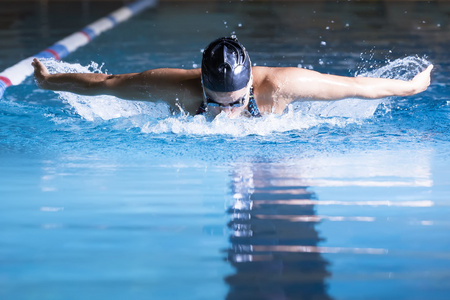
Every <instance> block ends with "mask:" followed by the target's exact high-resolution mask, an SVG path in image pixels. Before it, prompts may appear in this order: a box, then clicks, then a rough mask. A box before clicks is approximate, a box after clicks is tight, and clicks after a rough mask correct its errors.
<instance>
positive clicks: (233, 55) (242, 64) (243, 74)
mask: <svg viewBox="0 0 450 300" xmlns="http://www.w3.org/2000/svg"><path fill="white" fill-rule="evenodd" d="M250 78H251V63H250V57H249V56H248V53H247V50H245V48H244V46H242V44H241V43H239V42H238V40H237V39H236V38H234V37H223V38H219V39H217V40H215V41H213V42H212V43H211V44H209V45H208V47H206V49H205V51H203V59H202V82H203V86H204V87H205V88H207V89H210V90H212V91H215V92H234V91H237V90H240V89H243V88H244V87H246V86H247V84H248V82H249V81H250Z"/></svg>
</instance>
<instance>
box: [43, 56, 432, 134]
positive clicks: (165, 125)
mask: <svg viewBox="0 0 450 300" xmlns="http://www.w3.org/2000/svg"><path fill="white" fill-rule="evenodd" d="M44 63H45V65H46V66H47V67H48V68H49V71H50V72H51V73H53V72H66V73H70V72H84V73H104V72H103V70H102V68H103V65H101V66H99V65H98V64H97V63H94V62H92V63H91V64H90V65H88V66H82V65H80V64H69V63H64V62H56V61H54V60H46V61H44ZM428 64H429V62H428V61H427V60H426V59H424V58H419V57H406V58H403V59H397V60H395V61H393V62H390V63H389V64H387V65H386V66H384V67H381V68H378V69H375V70H372V71H368V72H365V73H360V74H355V75H356V76H365V77H383V78H392V79H401V80H409V79H411V78H412V77H413V76H414V75H416V74H417V73H418V72H420V71H422V70H423V69H424V68H425V66H426V65H428ZM58 94H59V95H60V97H61V98H62V99H63V101H65V102H66V103H68V104H69V105H70V107H71V108H72V109H73V110H74V111H75V112H76V114H78V115H79V116H81V117H82V118H83V119H85V120H88V121H93V120H111V119H119V118H122V119H126V122H121V124H122V125H123V126H124V127H125V128H124V129H126V130H128V129H130V127H131V128H138V129H140V130H141V131H142V132H143V133H153V134H162V133H174V134H177V135H215V134H224V135H231V136H246V135H259V136H267V135H270V134H273V133H278V132H289V131H304V130H307V129H309V128H313V127H317V126H330V127H334V126H337V127H345V126H347V125H348V124H360V123H361V122H363V121H364V120H365V119H367V118H371V117H372V116H373V115H374V113H375V111H376V110H377V108H378V107H379V105H380V104H382V103H386V102H389V99H388V98H387V99H377V100H362V99H344V100H340V101H333V102H325V101H305V102H298V103H294V104H292V105H290V106H288V108H287V109H286V111H285V113H284V114H283V115H274V114H272V115H266V116H264V117H263V118H260V119H249V118H245V117H242V118H237V119H229V118H228V117H227V116H226V114H225V113H222V114H220V115H219V116H217V117H216V118H215V119H214V120H212V121H211V122H210V121H208V120H207V119H205V117H203V116H189V115H187V114H185V113H183V112H181V113H179V114H174V113H173V112H172V111H171V109H170V107H169V106H168V105H166V104H165V103H149V102H139V101H127V100H121V99H118V98H116V97H113V96H93V97H87V96H80V95H75V94H71V93H66V92H58Z"/></svg>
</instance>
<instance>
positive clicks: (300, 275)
mask: <svg viewBox="0 0 450 300" xmlns="http://www.w3.org/2000/svg"><path fill="white" fill-rule="evenodd" d="M289 173H290V172H289V171H288V170H287V169H286V168H284V167H283V166H276V165H273V164H270V165H266V164H255V165H251V166H250V167H239V168H238V169H237V170H236V171H235V174H234V176H233V177H234V182H233V192H234V203H233V204H232V205H231V206H230V210H229V212H230V214H231V221H230V223H229V227H230V229H231V232H232V234H231V236H230V241H231V244H232V246H231V248H230V249H229V250H228V260H229V261H230V263H231V264H232V265H233V267H234V268H235V269H236V273H235V274H233V275H231V276H229V277H227V278H226V281H227V283H228V284H229V286H230V290H229V293H228V297H227V299H331V298H330V297H329V296H328V295H327V293H326V284H325V278H327V277H328V276H329V275H330V274H329V273H328V272H327V270H326V266H327V261H325V259H324V258H323V257H322V256H321V254H320V253H321V252H322V250H323V248H320V247H318V243H319V242H320V238H319V234H318V232H317V231H316V228H315V224H316V223H317V222H318V221H320V220H321V218H320V217H319V216H316V215H315V212H314V205H313V204H311V203H299V204H295V205H291V203H289V202H291V201H292V202H293V203H295V201H299V200H312V199H314V194H313V193H312V192H310V191H308V190H307V188H306V187H305V186H304V185H303V184H302V180H301V178H296V177H295V175H294V174H295V173H293V172H292V173H293V174H289ZM297 177H298V176H297ZM280 200H282V201H281V202H280Z"/></svg>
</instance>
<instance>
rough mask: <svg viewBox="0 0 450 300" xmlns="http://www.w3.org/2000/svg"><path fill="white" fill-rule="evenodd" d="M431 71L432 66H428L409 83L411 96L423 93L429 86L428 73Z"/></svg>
mask: <svg viewBox="0 0 450 300" xmlns="http://www.w3.org/2000/svg"><path fill="white" fill-rule="evenodd" d="M432 69H433V65H429V66H428V67H427V68H426V69H425V70H424V71H422V72H420V73H419V74H417V75H416V76H415V77H414V78H413V79H412V80H411V81H410V83H411V84H412V86H413V89H414V92H413V93H412V94H418V93H421V92H423V91H425V90H426V89H427V88H428V86H429V85H430V80H431V79H430V77H431V75H430V73H431V70H432Z"/></svg>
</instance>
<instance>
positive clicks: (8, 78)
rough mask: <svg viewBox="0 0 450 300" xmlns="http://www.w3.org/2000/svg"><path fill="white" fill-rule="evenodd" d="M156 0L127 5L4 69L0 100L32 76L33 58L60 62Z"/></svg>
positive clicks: (1, 77)
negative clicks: (9, 90)
mask: <svg viewBox="0 0 450 300" xmlns="http://www.w3.org/2000/svg"><path fill="white" fill-rule="evenodd" d="M156 2H157V0H139V1H136V2H133V3H131V4H128V5H126V6H124V7H122V8H120V9H118V10H116V11H114V12H112V13H111V14H109V15H108V16H106V17H104V18H101V19H99V20H98V21H96V22H94V23H92V24H90V25H88V26H86V27H85V28H83V29H82V30H80V31H78V32H75V33H73V34H72V35H69V36H68V37H66V38H64V39H62V40H60V41H58V42H56V43H55V44H53V45H52V46H50V47H48V48H47V49H45V50H43V51H41V52H39V53H38V54H36V55H33V56H30V57H28V58H26V59H24V60H22V61H20V62H18V63H17V64H15V65H14V66H12V67H9V68H7V69H5V70H4V71H3V72H1V73H0V98H2V97H3V94H4V93H5V90H6V89H7V88H8V87H9V86H11V85H18V84H20V83H22V82H23V81H24V80H25V79H26V78H27V77H28V76H30V75H31V74H33V70H34V69H33V67H32V66H31V62H32V61H33V58H35V57H36V58H54V59H56V60H61V59H62V58H64V57H65V56H67V55H68V54H69V53H72V52H73V51H75V50H76V49H78V48H79V47H81V46H84V45H86V44H88V43H89V42H90V41H91V40H93V39H94V38H96V37H97V36H99V35H100V34H101V33H103V32H105V31H107V30H109V29H111V28H113V27H115V26H116V25H117V24H119V23H121V22H123V21H126V20H128V19H129V18H131V17H132V16H134V15H136V14H138V13H140V12H141V11H143V10H145V9H147V8H149V7H153V6H155V5H156Z"/></svg>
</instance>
